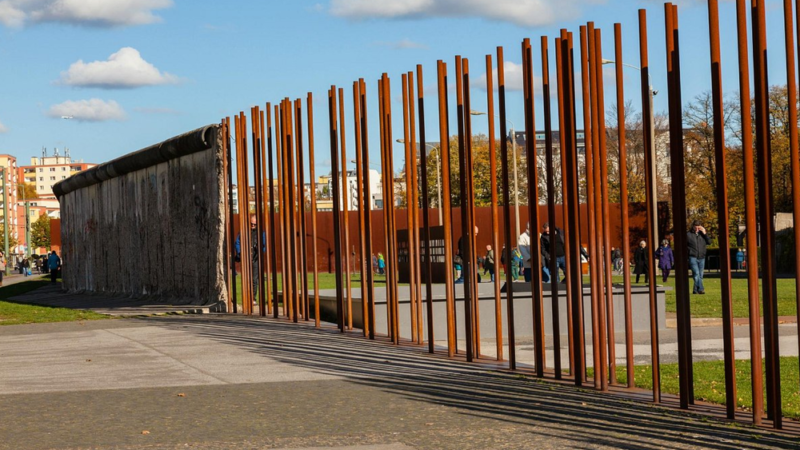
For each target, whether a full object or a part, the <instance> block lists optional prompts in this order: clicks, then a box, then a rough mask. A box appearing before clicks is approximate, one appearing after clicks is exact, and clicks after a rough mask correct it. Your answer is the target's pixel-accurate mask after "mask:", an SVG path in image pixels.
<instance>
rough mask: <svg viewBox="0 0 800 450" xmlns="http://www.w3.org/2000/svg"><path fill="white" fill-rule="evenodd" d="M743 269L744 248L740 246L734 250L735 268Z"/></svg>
mask: <svg viewBox="0 0 800 450" xmlns="http://www.w3.org/2000/svg"><path fill="white" fill-rule="evenodd" d="M742 269H744V250H742V249H741V248H740V249H738V250H737V251H736V270H742Z"/></svg>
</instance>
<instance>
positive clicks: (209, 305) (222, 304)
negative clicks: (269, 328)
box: [63, 289, 228, 312]
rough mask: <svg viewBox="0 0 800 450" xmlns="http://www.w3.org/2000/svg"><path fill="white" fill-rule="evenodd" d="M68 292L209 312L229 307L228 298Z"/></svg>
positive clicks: (77, 290) (70, 291) (222, 310)
mask: <svg viewBox="0 0 800 450" xmlns="http://www.w3.org/2000/svg"><path fill="white" fill-rule="evenodd" d="M63 292H66V293H68V294H80V295H89V296H95V295H96V296H105V297H119V298H130V299H135V300H152V301H153V303H157V304H160V305H170V306H174V307H176V308H178V307H186V308H187V309H199V308H202V309H206V310H208V312H226V311H227V308H228V302H227V299H219V300H216V301H206V302H205V303H203V302H202V301H200V300H198V299H192V298H177V297H166V296H162V295H131V294H128V293H125V292H111V291H89V290H85V289H67V290H63Z"/></svg>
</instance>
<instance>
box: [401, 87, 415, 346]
mask: <svg viewBox="0 0 800 450" xmlns="http://www.w3.org/2000/svg"><path fill="white" fill-rule="evenodd" d="M401 84H402V91H403V92H402V97H403V148H404V150H405V158H406V163H405V182H406V186H405V191H406V226H407V227H408V246H407V247H406V258H408V295H409V299H408V300H409V301H408V310H409V313H410V314H411V317H410V322H409V323H410V324H411V342H418V340H417V339H418V336H417V330H418V327H417V299H416V294H417V289H416V286H415V285H416V283H415V279H414V277H415V275H416V274H415V273H414V255H415V252H414V230H413V229H414V219H413V217H412V214H413V213H412V210H413V208H414V205H413V200H411V196H412V195H414V192H413V190H412V189H413V184H412V183H411V172H413V171H415V170H416V162H415V161H413V159H412V156H411V142H410V135H409V122H408V102H409V97H408V74H405V73H404V74H402V75H401ZM411 126H413V123H412V125H411Z"/></svg>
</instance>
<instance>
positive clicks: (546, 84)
mask: <svg viewBox="0 0 800 450" xmlns="http://www.w3.org/2000/svg"><path fill="white" fill-rule="evenodd" d="M541 46H542V99H543V104H544V148H545V171H546V177H547V222H548V223H549V224H550V230H551V231H550V248H546V249H544V251H546V252H548V253H549V254H550V267H549V269H550V301H551V305H552V307H551V308H552V311H551V312H552V319H553V321H552V324H553V371H554V373H555V377H556V379H557V380H560V379H561V326H560V324H561V321H560V320H559V317H560V316H561V314H560V310H559V303H560V301H561V300H560V299H559V295H558V261H557V260H556V254H555V240H556V239H557V238H556V237H555V236H554V233H555V230H556V229H557V226H558V225H557V224H556V192H555V190H556V184H555V173H554V172H555V162H554V161H553V124H552V119H551V117H550V116H551V114H550V111H551V107H550V61H549V59H550V55H549V50H548V48H547V36H542V38H541ZM492 179H495V177H494V176H492ZM565 272H566V271H565ZM554 279H555V281H553V280H554Z"/></svg>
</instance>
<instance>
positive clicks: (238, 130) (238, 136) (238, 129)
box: [233, 114, 247, 314]
mask: <svg viewBox="0 0 800 450" xmlns="http://www.w3.org/2000/svg"><path fill="white" fill-rule="evenodd" d="M233 129H234V136H233V140H234V146H235V149H234V151H235V152H236V154H235V158H236V190H237V192H238V195H237V205H236V207H237V208H238V210H239V229H238V230H236V235H235V238H234V239H235V240H237V241H239V250H238V255H235V256H236V257H238V259H239V263H240V264H239V272H240V273H239V280H240V283H241V284H240V286H241V290H242V292H241V297H242V301H243V302H244V299H245V297H246V296H247V290H246V289H245V283H244V264H242V263H241V261H242V244H244V241H242V221H243V220H244V218H245V217H246V210H244V211H245V213H244V214H243V213H242V211H243V210H242V195H244V194H242V170H241V167H242V150H241V147H242V126H241V125H240V124H239V114H235V115H234V116H233ZM234 301H235V302H237V303H238V301H239V298H238V297H237V298H235V299H234ZM241 312H242V314H245V309H244V306H242V308H241Z"/></svg>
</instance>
